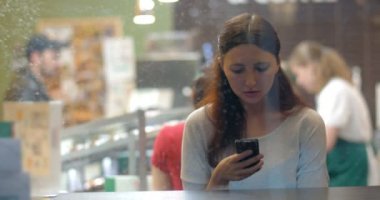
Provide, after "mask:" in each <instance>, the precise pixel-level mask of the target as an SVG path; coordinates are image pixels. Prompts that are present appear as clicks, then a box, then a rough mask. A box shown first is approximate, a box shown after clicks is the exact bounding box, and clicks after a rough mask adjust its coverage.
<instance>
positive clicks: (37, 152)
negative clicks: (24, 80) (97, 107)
mask: <svg viewBox="0 0 380 200" xmlns="http://www.w3.org/2000/svg"><path fill="white" fill-rule="evenodd" d="M3 114H4V117H3V118H4V120H6V121H12V122H13V124H14V126H13V127H14V135H13V137H14V138H17V139H19V140H20V141H21V155H22V167H23V171H25V172H27V173H28V174H29V175H30V177H31V183H32V184H31V185H32V194H33V193H34V194H35V195H37V194H41V193H42V194H43V193H52V192H58V190H59V189H57V188H59V175H58V174H60V171H61V168H60V165H61V160H60V130H61V127H62V103H61V102H58V101H54V102H38V103H37V102H5V103H4V104H3ZM56 190H57V191H56Z"/></svg>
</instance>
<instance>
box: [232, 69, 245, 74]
mask: <svg viewBox="0 0 380 200" xmlns="http://www.w3.org/2000/svg"><path fill="white" fill-rule="evenodd" d="M231 71H232V72H233V73H235V74H240V73H242V72H243V69H232V70H231Z"/></svg>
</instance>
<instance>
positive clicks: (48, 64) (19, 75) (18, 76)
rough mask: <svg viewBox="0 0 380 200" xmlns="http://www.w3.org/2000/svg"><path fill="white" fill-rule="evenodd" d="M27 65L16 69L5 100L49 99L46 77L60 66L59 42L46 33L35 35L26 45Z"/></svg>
mask: <svg viewBox="0 0 380 200" xmlns="http://www.w3.org/2000/svg"><path fill="white" fill-rule="evenodd" d="M25 56H26V58H27V62H28V63H27V65H26V66H25V67H23V68H21V69H19V70H18V71H16V73H15V75H14V78H13V79H12V82H11V85H10V87H9V88H8V89H7V93H6V96H5V101H49V100H50V97H49V95H48V93H47V91H46V88H45V85H44V77H46V76H51V75H52V74H54V73H55V71H56V70H57V68H58V66H59V62H58V59H59V44H58V42H56V41H53V40H50V39H48V38H47V37H46V36H45V35H42V34H37V35H33V36H32V37H31V38H30V40H29V41H28V42H27V44H26V47H25Z"/></svg>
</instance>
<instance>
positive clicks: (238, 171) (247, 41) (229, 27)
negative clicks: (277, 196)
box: [181, 13, 328, 190]
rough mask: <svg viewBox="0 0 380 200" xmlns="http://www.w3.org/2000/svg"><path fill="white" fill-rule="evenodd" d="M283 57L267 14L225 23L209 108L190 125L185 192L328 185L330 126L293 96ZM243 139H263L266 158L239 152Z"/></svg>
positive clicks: (184, 155) (184, 148)
mask: <svg viewBox="0 0 380 200" xmlns="http://www.w3.org/2000/svg"><path fill="white" fill-rule="evenodd" d="M279 53H280V41H279V38H278V36H277V33H276V31H275V30H274V28H273V27H272V26H271V24H270V23H269V22H268V21H266V20H265V19H263V18H262V17H260V16H258V15H251V14H247V13H245V14H241V15H238V16H236V17H233V18H232V19H230V20H228V21H226V23H225V24H224V27H223V29H222V32H221V33H220V35H219V37H218V52H217V56H216V57H215V59H214V65H213V77H212V78H213V82H212V83H211V85H210V88H209V91H208V92H207V93H206V94H207V96H206V97H205V99H204V100H203V105H204V106H203V107H201V108H199V109H197V110H195V111H194V112H193V113H192V114H191V115H190V116H189V117H188V119H187V121H186V125H185V132H184V137H183V144H182V168H181V179H182V183H183V186H184V189H199V190H202V189H206V190H212V189H219V188H222V189H227V188H228V189H257V188H296V187H325V186H327V181H328V175H327V170H326V163H325V159H326V149H325V148H326V147H325V146H326V141H325V127H324V124H323V122H322V119H321V118H320V116H319V115H318V114H317V113H316V112H315V111H313V110H311V109H309V108H306V107H305V106H304V105H303V104H302V103H301V102H300V100H299V99H298V98H297V96H296V95H295V94H294V92H293V90H292V87H291V85H290V83H289V81H288V80H287V78H286V76H285V75H284V73H283V71H282V69H281V67H280V57H279ZM242 138H256V139H258V140H259V144H260V145H259V146H260V154H259V155H257V156H254V157H252V158H249V159H247V160H245V161H242V160H243V159H244V158H246V157H247V156H249V155H250V154H251V153H252V152H251V151H250V150H247V151H244V152H242V153H236V151H235V148H234V141H235V140H236V139H242ZM264 156H265V157H264Z"/></svg>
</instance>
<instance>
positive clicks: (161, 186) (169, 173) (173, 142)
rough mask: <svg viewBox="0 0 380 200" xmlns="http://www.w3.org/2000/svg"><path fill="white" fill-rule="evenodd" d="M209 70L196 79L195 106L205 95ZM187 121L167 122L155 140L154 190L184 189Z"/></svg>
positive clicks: (153, 157)
mask: <svg viewBox="0 0 380 200" xmlns="http://www.w3.org/2000/svg"><path fill="white" fill-rule="evenodd" d="M207 71H208V70H205V71H204V72H203V73H202V75H200V76H199V77H198V78H196V79H195V80H194V83H193V87H192V93H193V94H192V101H193V105H194V107H195V108H197V104H198V103H199V102H200V100H202V98H203V96H204V90H205V89H206V86H207V83H208V72H207ZM184 125H185V121H181V122H178V123H176V124H165V125H164V126H163V127H162V129H161V130H160V132H159V133H158V134H157V137H156V139H155V141H154V146H153V156H152V160H151V161H152V181H153V186H152V187H153V190H182V189H183V188H182V182H181V178H180V172H181V146H182V135H183V129H184Z"/></svg>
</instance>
